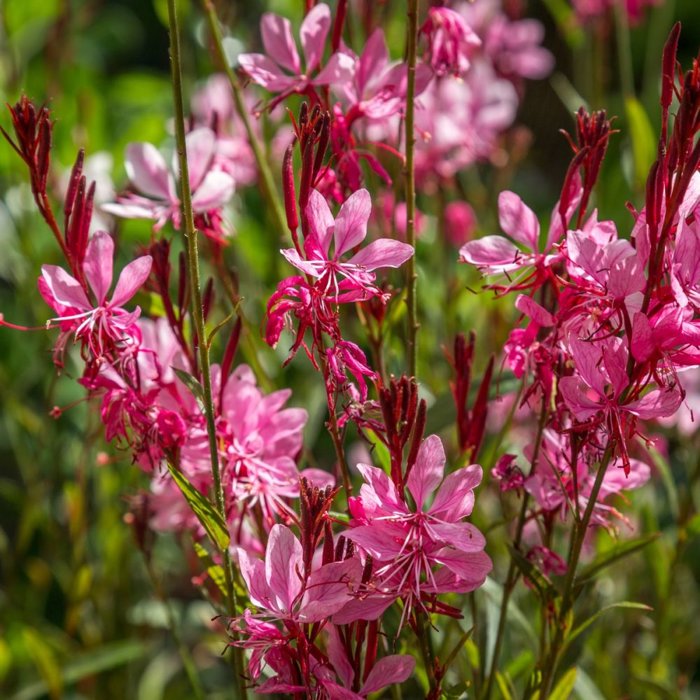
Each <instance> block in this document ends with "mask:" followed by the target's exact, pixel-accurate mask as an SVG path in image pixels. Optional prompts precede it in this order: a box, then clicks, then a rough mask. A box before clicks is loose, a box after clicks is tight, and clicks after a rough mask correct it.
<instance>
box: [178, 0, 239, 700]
mask: <svg viewBox="0 0 700 700" xmlns="http://www.w3.org/2000/svg"><path fill="white" fill-rule="evenodd" d="M175 1H176V0H168V19H169V30H170V64H171V69H172V80H173V102H174V106H175V137H176V143H177V154H178V161H179V164H180V207H181V213H182V226H183V233H184V236H185V245H186V252H187V276H188V278H189V282H190V287H191V289H192V295H191V297H192V320H193V323H194V330H195V332H196V334H197V345H198V350H199V364H200V370H201V375H202V388H203V393H204V414H205V417H206V423H207V435H208V438H209V456H210V459H211V473H212V477H213V480H214V497H215V499H216V501H215V503H216V509H217V510H218V512H219V515H220V516H221V517H222V518H223V520H224V522H225V521H226V501H225V497H224V490H223V487H222V484H221V470H220V467H219V450H218V445H217V438H216V422H215V418H214V402H213V398H212V388H211V368H210V362H209V347H208V345H207V342H206V333H205V328H204V310H203V306H202V289H201V280H200V274H199V251H198V242H197V236H198V232H197V230H196V229H195V225H194V212H193V210H192V192H191V191H190V179H189V167H188V164H187V150H186V140H185V110H184V100H183V96H182V59H181V56H180V30H179V27H178V18H177V9H176V7H175ZM221 556H222V559H223V563H224V575H225V578H226V591H227V599H228V600H227V604H228V611H229V614H230V615H231V617H235V616H236V614H237V607H238V606H237V603H236V590H235V588H234V585H233V563H232V561H231V554H230V552H229V549H228V547H224V548H222V551H221ZM233 658H234V667H235V671H236V673H235V675H236V682H237V683H238V690H239V697H240V698H246V697H247V691H246V687H245V682H244V680H243V658H242V652H241V650H240V649H239V648H238V647H234V653H233Z"/></svg>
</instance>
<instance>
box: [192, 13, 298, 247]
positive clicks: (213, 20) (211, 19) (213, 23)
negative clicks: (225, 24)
mask: <svg viewBox="0 0 700 700" xmlns="http://www.w3.org/2000/svg"><path fill="white" fill-rule="evenodd" d="M203 4H204V13H205V14H206V16H207V22H208V24H209V31H210V32H211V38H212V39H213V41H214V50H215V52H216V57H217V59H218V61H219V63H220V64H221V66H222V68H223V69H224V72H225V73H226V77H227V78H228V80H229V82H230V83H231V90H232V91H233V101H234V104H235V106H236V112H237V113H238V116H239V117H240V118H241V121H242V122H243V126H244V127H245V131H246V134H247V136H248V140H249V141H250V147H251V148H252V149H253V155H254V156H255V162H256V164H257V166H258V172H259V174H260V185H261V189H262V193H263V196H264V197H265V199H267V201H268V203H269V205H270V211H271V216H272V218H273V222H274V224H275V227H276V228H277V230H278V231H279V235H280V236H281V235H282V232H283V231H284V230H285V229H286V228H287V224H286V217H285V213H284V209H283V207H282V204H281V202H280V199H279V196H278V194H277V189H276V187H275V181H274V179H273V177H272V172H271V171H270V166H269V165H268V164H267V159H266V158H265V152H264V150H263V147H262V146H261V144H260V141H259V139H258V137H257V135H256V134H255V131H254V130H253V125H252V123H251V121H250V115H249V114H248V110H247V109H246V106H245V103H244V101H243V94H242V91H241V86H240V83H239V82H238V78H237V76H236V74H235V72H234V70H233V68H231V66H230V64H229V62H228V59H227V58H226V52H225V51H224V44H223V37H222V36H221V28H220V26H219V17H218V15H217V13H216V8H215V7H214V3H213V2H212V1H211V0H203Z"/></svg>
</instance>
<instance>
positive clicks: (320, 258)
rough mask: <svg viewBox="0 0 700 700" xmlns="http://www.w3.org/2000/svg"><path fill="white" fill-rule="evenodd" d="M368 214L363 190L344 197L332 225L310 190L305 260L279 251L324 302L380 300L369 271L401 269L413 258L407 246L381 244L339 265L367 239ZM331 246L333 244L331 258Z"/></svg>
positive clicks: (291, 252)
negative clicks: (313, 285) (317, 288)
mask: <svg viewBox="0 0 700 700" xmlns="http://www.w3.org/2000/svg"><path fill="white" fill-rule="evenodd" d="M371 209H372V204H371V201H370V196H369V192H368V191H367V190H365V189H361V190H358V191H357V192H355V193H353V194H352V195H350V197H348V199H347V200H346V201H345V203H344V204H343V206H342V207H341V208H340V212H339V213H338V216H337V217H336V218H335V219H334V218H333V215H332V214H331V210H330V208H329V207H328V203H327V202H326V200H325V198H324V197H323V195H321V194H320V193H319V192H318V191H316V190H312V191H311V195H310V197H309V204H308V206H307V209H306V216H307V217H308V222H309V231H310V232H309V234H308V235H307V237H306V239H305V240H304V252H305V255H306V258H302V257H301V255H299V252H298V251H296V250H295V249H294V248H290V249H287V250H283V251H282V255H284V257H285V258H286V259H287V260H288V261H289V262H290V263H291V264H292V265H294V266H295V267H296V268H298V269H299V270H301V271H302V272H304V273H305V274H307V275H310V276H311V277H315V278H317V279H318V280H319V282H318V283H317V285H319V286H320V289H321V290H322V292H323V294H324V295H325V298H326V299H327V300H328V301H332V302H335V303H344V302H351V301H361V300H364V299H369V298H370V297H372V296H376V295H378V294H380V293H381V292H380V290H379V289H378V288H377V286H376V285H375V284H374V282H375V275H374V272H373V271H374V270H376V269H377V268H382V267H399V266H401V265H403V263H405V262H406V260H408V259H409V258H410V257H411V256H412V255H413V248H412V247H411V246H410V245H408V244H406V243H401V242H400V241H393V240H391V239H388V238H380V239H378V240H376V241H373V242H372V243H370V244H369V245H367V246H366V247H365V248H363V249H362V250H360V251H359V252H358V253H355V254H354V255H353V256H352V257H351V258H350V259H349V260H346V261H343V260H342V259H341V257H342V256H343V255H344V254H345V253H347V252H348V251H350V250H352V249H353V248H355V247H357V246H359V245H360V244H361V243H362V241H363V240H364V239H365V237H366V236H367V222H368V221H369V217H370V213H371ZM331 241H333V244H334V245H333V247H334V252H333V254H332V255H331V253H330V246H331ZM338 277H340V279H338Z"/></svg>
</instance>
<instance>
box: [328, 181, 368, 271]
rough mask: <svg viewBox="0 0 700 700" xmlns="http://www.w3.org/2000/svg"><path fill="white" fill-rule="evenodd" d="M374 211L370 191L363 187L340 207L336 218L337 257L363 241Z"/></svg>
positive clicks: (334, 233)
mask: <svg viewBox="0 0 700 700" xmlns="http://www.w3.org/2000/svg"><path fill="white" fill-rule="evenodd" d="M371 213H372V200H371V198H370V196H369V192H368V191H367V190H366V189H364V188H362V189H360V190H357V192H353V193H352V194H351V195H350V196H349V197H348V198H347V199H346V200H345V203H344V204H343V206H342V207H340V212H338V216H336V218H335V230H334V232H333V235H334V237H335V257H336V259H337V258H339V257H340V256H341V255H342V254H343V253H345V252H346V251H348V250H350V249H351V248H354V247H355V246H356V245H359V244H360V243H362V241H364V240H365V236H366V235H367V222H368V221H369V216H370V214H371Z"/></svg>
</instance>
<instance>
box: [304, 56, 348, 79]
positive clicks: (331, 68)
mask: <svg viewBox="0 0 700 700" xmlns="http://www.w3.org/2000/svg"><path fill="white" fill-rule="evenodd" d="M354 72H355V59H354V58H353V57H352V56H348V55H347V54H346V53H340V51H338V52H337V53H334V54H333V55H332V56H331V57H330V58H329V59H328V63H326V65H325V67H324V68H323V70H322V71H321V72H320V73H319V74H318V75H317V76H316V77H315V78H314V79H313V80H312V81H311V82H312V83H313V84H314V85H344V84H346V83H349V82H350V81H351V80H352V76H353V73H354Z"/></svg>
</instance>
